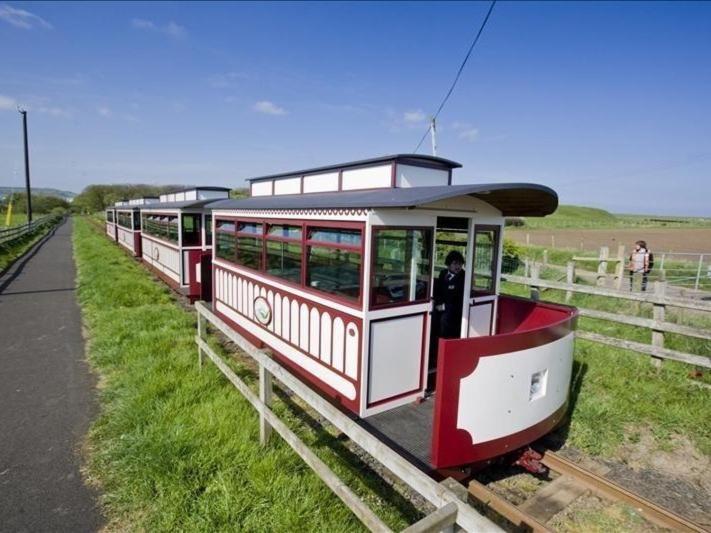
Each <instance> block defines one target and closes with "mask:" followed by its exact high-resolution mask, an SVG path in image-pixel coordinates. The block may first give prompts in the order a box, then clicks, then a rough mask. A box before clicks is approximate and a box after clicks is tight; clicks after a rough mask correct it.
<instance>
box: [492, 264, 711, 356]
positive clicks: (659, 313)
mask: <svg viewBox="0 0 711 533" xmlns="http://www.w3.org/2000/svg"><path fill="white" fill-rule="evenodd" d="M504 279H505V280H506V281H509V282H512V283H518V284H522V285H527V286H529V287H530V289H531V298H533V299H539V298H540V291H541V289H557V290H561V291H565V299H566V301H567V302H568V301H570V299H571V297H572V294H573V293H579V294H590V295H594V296H605V297H609V298H617V299H622V300H631V301H635V302H644V303H649V304H652V306H653V318H644V317H637V316H628V315H620V314H616V313H608V312H605V311H598V310H595V309H585V308H578V311H579V312H580V316H584V317H589V318H595V319H598V320H606V321H609V322H616V323H619V324H626V325H630V326H637V327H642V328H647V329H649V330H651V332H652V339H651V344H644V343H641V342H635V341H629V340H625V339H616V338H613V337H607V336H605V335H601V334H599V333H594V332H591V331H577V332H576V336H577V337H579V338H581V339H586V340H590V341H594V342H599V343H601V344H607V345H609V346H615V347H617V348H625V349H628V350H633V351H636V352H640V353H643V354H647V355H650V356H652V361H653V362H654V363H655V364H656V365H659V364H660V363H661V361H662V360H663V359H671V360H674V361H681V362H684V363H689V364H692V365H696V366H700V367H705V368H711V359H710V358H709V357H708V356H705V355H697V354H690V353H685V352H680V351H677V350H671V349H669V348H665V347H664V334H665V333H677V334H679V335H685V336H687V337H693V338H697V339H704V340H711V331H709V330H705V329H700V328H694V327H690V326H682V325H680V324H674V323H672V322H667V321H666V320H665V315H666V308H667V307H676V308H680V309H691V310H694V311H706V312H709V313H711V302H706V301H701V300H692V299H688V298H676V297H670V296H667V295H666V283H664V282H660V281H656V282H654V285H653V287H654V292H653V293H636V292H631V291H630V292H628V291H617V290H614V289H607V288H604V287H594V286H590V285H581V284H577V283H573V279H574V278H573V276H572V275H570V269H569V271H568V276H567V280H566V282H560V281H551V280H543V279H540V277H539V267H538V265H533V266H532V267H531V276H530V277H525V276H513V275H506V276H504Z"/></svg>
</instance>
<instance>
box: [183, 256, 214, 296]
mask: <svg viewBox="0 0 711 533" xmlns="http://www.w3.org/2000/svg"><path fill="white" fill-rule="evenodd" d="M203 255H211V252H203V251H202V250H189V251H188V273H187V274H188V275H187V278H188V296H189V297H190V299H191V300H197V299H198V298H200V292H201V286H202V283H201V282H200V281H198V278H197V271H198V269H200V262H201V260H202V257H203ZM201 274H202V272H201ZM201 279H202V276H201Z"/></svg>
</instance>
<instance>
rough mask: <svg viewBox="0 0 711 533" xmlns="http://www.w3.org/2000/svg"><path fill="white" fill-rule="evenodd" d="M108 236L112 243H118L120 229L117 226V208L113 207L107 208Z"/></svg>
mask: <svg viewBox="0 0 711 533" xmlns="http://www.w3.org/2000/svg"><path fill="white" fill-rule="evenodd" d="M106 235H108V236H109V237H110V238H111V240H112V241H114V242H116V241H118V227H117V224H116V208H115V207H113V206H111V207H107V208H106Z"/></svg>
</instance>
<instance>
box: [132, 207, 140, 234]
mask: <svg viewBox="0 0 711 533" xmlns="http://www.w3.org/2000/svg"><path fill="white" fill-rule="evenodd" d="M133 229H135V230H139V229H141V212H140V211H134V212H133Z"/></svg>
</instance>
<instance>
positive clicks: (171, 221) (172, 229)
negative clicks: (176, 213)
mask: <svg viewBox="0 0 711 533" xmlns="http://www.w3.org/2000/svg"><path fill="white" fill-rule="evenodd" d="M164 218H165V219H167V221H166V222H167V226H168V235H167V237H168V240H169V241H173V242H178V217H164Z"/></svg>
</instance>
